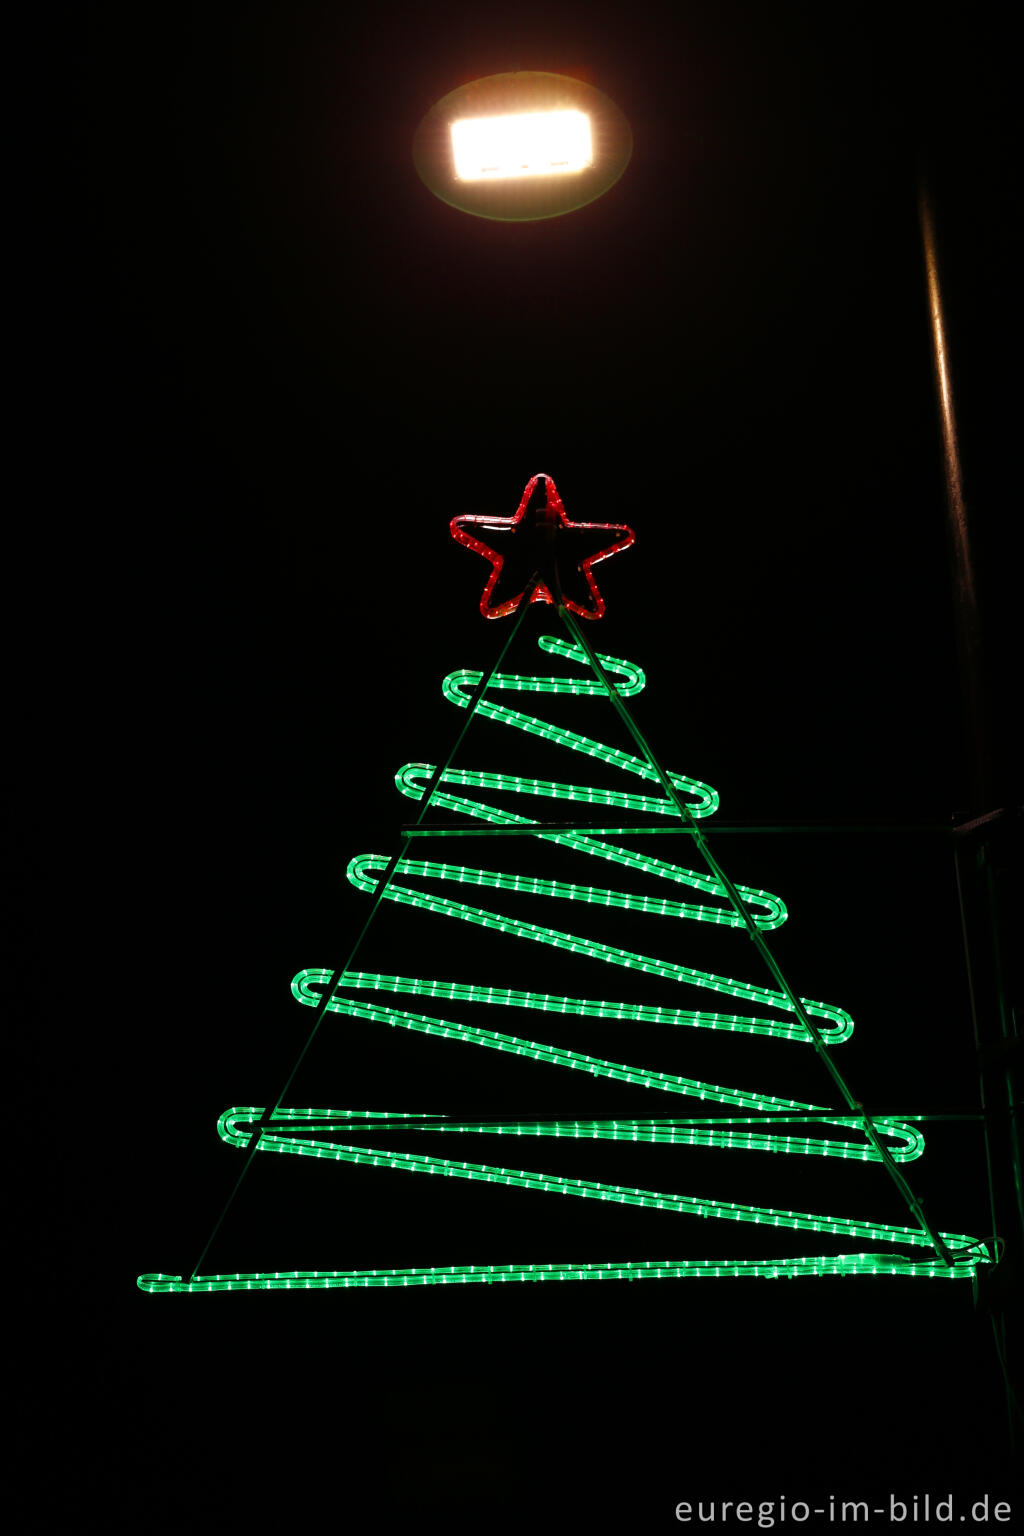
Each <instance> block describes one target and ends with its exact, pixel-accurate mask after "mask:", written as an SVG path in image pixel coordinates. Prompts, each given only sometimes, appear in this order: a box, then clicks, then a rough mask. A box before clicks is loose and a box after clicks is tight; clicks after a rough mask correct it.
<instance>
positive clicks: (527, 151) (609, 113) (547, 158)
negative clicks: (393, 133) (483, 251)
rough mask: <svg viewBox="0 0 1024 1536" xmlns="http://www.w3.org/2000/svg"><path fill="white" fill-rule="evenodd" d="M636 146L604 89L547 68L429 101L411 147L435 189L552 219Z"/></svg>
mask: <svg viewBox="0 0 1024 1536" xmlns="http://www.w3.org/2000/svg"><path fill="white" fill-rule="evenodd" d="M632 152H633V135H632V133H631V132H630V127H629V123H628V122H627V121H626V118H625V116H624V114H623V113H622V112H621V111H620V110H619V108H618V107H617V106H616V105H615V103H614V102H613V101H611V100H609V98H608V97H607V96H606V95H605V94H604V92H603V91H599V90H597V89H596V87H594V86H592V85H588V84H587V83H586V82H585V81H583V80H576V79H573V78H572V77H571V76H569V75H555V74H550V73H548V72H547V71H543V70H517V71H514V72H512V73H508V74H502V75H488V76H486V77H485V78H483V79H480V80H471V81H470V82H469V83H468V84H466V85H461V86H459V88H458V89H457V90H454V91H451V92H449V94H448V95H447V96H444V97H442V99H441V100H440V101H439V102H437V103H435V105H434V106H433V107H431V109H430V111H429V112H428V113H427V114H426V116H425V117H424V118H423V120H422V122H421V123H420V125H419V127H418V128H417V130H416V133H415V136H414V138H413V146H412V153H413V161H414V163H415V165H416V169H417V171H418V172H419V175H420V177H421V178H422V180H423V181H424V183H425V184H426V185H427V186H428V187H429V188H430V190H431V192H433V193H434V195H435V196H436V197H439V198H441V199H442V201H443V202H446V203H449V204H451V206H452V207H454V208H459V209H461V210H462V212H463V213H472V214H475V215H476V216H477V217H478V218H484V219H503V220H506V221H526V220H531V219H551V218H555V217H557V215H559V214H563V213H571V212H572V211H573V209H576V208H582V207H584V206H585V205H586V204H587V203H592V202H593V201H594V200H595V199H596V198H598V197H601V196H602V195H603V194H604V193H605V192H607V191H608V189H609V188H610V187H612V186H614V184H615V183H616V182H617V181H618V179H619V177H620V176H621V175H622V173H623V171H624V170H625V169H626V166H627V165H628V164H629V158H630V155H631V154H632Z"/></svg>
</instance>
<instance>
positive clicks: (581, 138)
mask: <svg viewBox="0 0 1024 1536" xmlns="http://www.w3.org/2000/svg"><path fill="white" fill-rule="evenodd" d="M451 131H452V152H453V154H454V157H455V174H456V176H457V178H458V179H459V180H460V181H496V180H501V179H505V178H508V177H519V176H554V175H564V174H566V173H568V172H573V171H583V170H586V169H587V167H588V166H590V165H591V164H592V163H593V150H592V146H591V140H590V118H589V117H588V116H587V114H586V113H585V112H578V111H576V110H570V111H565V112H516V113H512V114H509V115H506V116H502V117H476V118H461V119H460V120H459V121H458V122H455V123H452V125H451Z"/></svg>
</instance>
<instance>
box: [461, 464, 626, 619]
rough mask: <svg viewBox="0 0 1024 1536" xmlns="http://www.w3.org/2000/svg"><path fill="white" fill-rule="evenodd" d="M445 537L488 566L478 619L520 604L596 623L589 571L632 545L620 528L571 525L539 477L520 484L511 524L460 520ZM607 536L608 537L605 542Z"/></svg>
mask: <svg viewBox="0 0 1024 1536" xmlns="http://www.w3.org/2000/svg"><path fill="white" fill-rule="evenodd" d="M475 529H480V530H481V531H482V532H485V533H486V534H487V535H488V537H489V538H490V539H491V540H493V541H494V542H496V543H497V544H498V546H499V547H498V548H497V549H493V548H492V547H491V544H490V543H485V542H484V540H483V539H482V538H478V537H477V536H476V533H475V532H474V531H472V530H475ZM451 532H452V538H453V539H456V540H458V542H459V543H460V544H465V546H466V548H467V549H472V550H474V551H475V552H476V553H477V554H478V555H483V557H484V559H485V560H489V561H490V562H491V574H490V576H489V577H488V578H487V584H486V586H485V587H484V590H483V596H482V597H481V599H480V612H481V613H482V614H483V616H484V618H485V619H503V618H504V617H505V616H506V614H510V613H515V611H516V609H517V608H518V607H519V604H520V603H521V602H522V601H523V599H524V598H526V600H527V601H528V602H531V603H554V604H556V605H557V604H561V605H563V606H564V607H566V608H568V609H570V610H571V611H572V612H573V613H575V614H578V615H579V617H580V618H583V619H599V618H601V616H602V614H603V613H604V608H605V603H604V598H603V597H602V596H601V593H600V592H599V591H598V587H597V582H596V581H595V580H594V577H593V574H592V571H591V567H592V566H594V565H596V564H597V563H598V561H599V560H608V559H610V558H611V556H612V555H617V554H619V553H620V551H621V550H624V549H628V548H629V546H630V545H631V544H632V543H633V541H634V539H635V538H636V534H635V533H634V532H633V530H632V528H629V527H627V525H626V524H625V523H571V522H570V521H569V519H568V518H567V517H566V515H565V507H564V506H563V505H562V498H561V497H560V496H559V494H558V490H557V488H556V486H555V482H554V481H553V480H552V478H551V476H550V475H543V474H541V475H534V476H533V477H532V478H531V479H530V480H528V481H527V482H526V489H525V491H524V492H523V496H522V500H521V501H520V503H519V510H518V511H517V512H516V513H515V515H514V517H491V516H489V515H488V514H486V513H483V514H475V513H474V514H470V513H462V514H460V516H458V517H453V518H452V521H451ZM607 535H611V536H612V537H611V540H610V542H609V541H608V538H607V537H606V536H607ZM588 550H592V551H593V553H587V551H588ZM580 577H582V580H580ZM574 592H575V596H574V595H573V593H574ZM578 599H581V600H582V601H579V600H578ZM588 599H589V606H587V603H588Z"/></svg>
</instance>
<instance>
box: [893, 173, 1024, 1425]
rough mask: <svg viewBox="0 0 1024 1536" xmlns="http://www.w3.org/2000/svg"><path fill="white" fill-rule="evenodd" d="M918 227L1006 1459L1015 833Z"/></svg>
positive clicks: (1023, 1218)
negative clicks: (945, 551)
mask: <svg viewBox="0 0 1024 1536" xmlns="http://www.w3.org/2000/svg"><path fill="white" fill-rule="evenodd" d="M917 201H918V216H919V219H920V225H921V243H922V248H923V255H924V270H925V282H926V285H927V296H928V318H929V324H930V330H931V343H932V362H933V365H934V370H935V390H936V399H937V404H938V411H939V431H940V434H941V438H942V466H943V478H944V482H945V492H946V523H947V530H948V536H949V558H950V567H951V576H952V584H953V605H954V624H955V631H956V649H957V670H958V672H959V678H960V696H961V707H962V720H963V729H964V744H965V748H966V758H967V767H968V775H969V793H970V807H971V812H972V815H973V818H974V819H973V820H972V821H971V822H969V823H968V824H967V825H964V826H962V827H961V828H960V829H959V834H958V836H957V842H958V845H959V846H958V848H957V853H956V874H957V888H958V891H959V893H960V908H961V922H962V926H963V938H964V954H965V959H966V963H967V977H968V987H969V990H970V1000H971V1013H972V1018H973V1027H974V1044H975V1051H976V1054H977V1061H978V1075H979V1089H980V1100H981V1106H982V1109H983V1111H984V1116H985V1156H986V1163H987V1172H988V1179H989V1200H990V1203H991V1209H992V1219H993V1225H994V1226H995V1227H996V1228H997V1234H996V1235H997V1237H998V1240H999V1243H1000V1244H1001V1248H1002V1251H1001V1253H1000V1254H999V1255H998V1257H999V1262H998V1263H997V1264H996V1265H994V1266H993V1267H992V1268H991V1269H990V1270H988V1271H987V1272H986V1274H985V1275H984V1277H983V1278H982V1279H980V1280H979V1284H978V1300H979V1301H980V1302H981V1303H983V1304H984V1307H985V1310H986V1311H987V1312H988V1313H989V1316H990V1318H991V1323H992V1332H993V1336H994V1339H995V1345H996V1353H997V1355H998V1357H999V1365H1000V1369H1001V1371H1002V1374H1003V1380H1004V1383H1005V1389H1006V1399H1007V1418H1008V1427H1009V1440H1010V1446H1011V1451H1012V1450H1014V1449H1015V1446H1016V1438H1017V1433H1018V1426H1019V1425H1020V1424H1021V1407H1020V1402H1019V1399H1018V1397H1017V1395H1016V1390H1015V1382H1014V1375H1015V1366H1016V1361H1015V1360H1014V1358H1013V1356H1014V1353H1015V1352H1016V1349H1017V1348H1018V1338H1017V1336H1016V1330H1017V1328H1018V1327H1019V1322H1020V1285H1021V1276H1022V1272H1024V1170H1022V1153H1021V1134H1020V1126H1019V1106H1020V1099H1019V1096H1018V1093H1017V1088H1016V1083H1015V1074H1016V1073H1017V1072H1018V1071H1019V1070H1020V1037H1019V1035H1018V1033H1017V1028H1016V1019H1015V1016H1014V1013H1013V1010H1012V1008H1011V1007H1010V1002H1009V995H1008V989H1007V978H1006V974H1005V968H1004V965H1003V959H1002V954H1003V940H1002V936H1003V934H1004V933H1006V932H1009V931H1010V930H1009V913H1010V910H1011V906H1010V896H1009V886H1010V874H1009V872H1010V870H1011V868H1012V856H1011V854H1010V852H1009V848H1010V845H1011V842H1012V839H1013V835H1014V832H1015V830H1019V828H1017V829H1015V828H1014V826H1013V819H1014V818H1013V815H1012V813H1011V814H1009V815H1008V814H1007V812H1006V811H1005V810H1003V809H1000V808H998V807H997V806H996V805H994V804H993V803H992V795H993V772H992V761H991V741H990V736H989V723H988V718H987V707H986V689H985V667H984V658H983V650H982V631H981V620H980V614H979V596H978V583H977V577H976V571H975V566H974V560H973V557H972V552H971V538H970V525H969V522H968V512H967V502H966V498H965V495H964V480H963V471H962V468H961V463H960V442H959V433H958V431H957V418H956V407H955V401H954V393H953V377H952V364H951V360H950V354H949V339H948V335H947V330H946V318H945V313H944V309H943V301H942V286H941V279H940V269H939V258H938V251H937V240H936V230H935V213H934V208H933V204H932V198H931V194H930V190H929V187H928V185H927V182H926V180H925V177H924V175H923V174H922V175H921V176H920V178H919V181H918V200H917Z"/></svg>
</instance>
